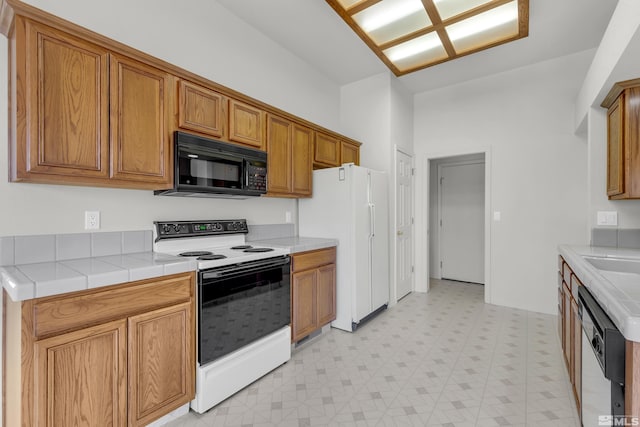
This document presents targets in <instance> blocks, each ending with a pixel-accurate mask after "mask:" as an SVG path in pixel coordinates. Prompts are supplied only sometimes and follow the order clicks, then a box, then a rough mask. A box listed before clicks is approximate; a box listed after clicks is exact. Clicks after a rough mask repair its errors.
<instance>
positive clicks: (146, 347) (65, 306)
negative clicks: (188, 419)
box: [3, 273, 195, 427]
mask: <svg viewBox="0 0 640 427" xmlns="http://www.w3.org/2000/svg"><path fill="white" fill-rule="evenodd" d="M4 297H5V313H6V322H5V325H4V327H5V334H6V336H7V351H6V356H5V366H6V369H7V371H6V372H7V377H6V380H5V385H4V402H6V404H7V407H11V408H21V410H15V411H8V412H7V411H5V412H4V417H5V418H4V423H3V425H12V426H14V425H15V426H19V425H22V426H42V427H44V426H47V427H56V426H71V425H77V424H78V420H80V419H81V420H83V425H91V426H144V425H147V424H149V423H150V422H152V421H154V420H156V419H158V418H160V417H162V416H163V415H166V414H167V413H169V412H171V411H172V410H174V409H177V408H179V407H180V406H182V405H185V404H187V403H189V402H190V401H191V400H192V399H193V397H194V392H195V314H194V313H195V309H194V304H195V274H194V273H182V274H176V275H172V276H164V277H160V278H157V279H149V280H142V281H138V282H132V283H127V284H123V285H117V286H109V287H105V288H100V289H95V290H92V291H82V292H75V293H70V294H65V295H60V296H53V297H44V298H38V299H34V300H28V301H24V302H12V301H11V300H10V299H9V297H8V296H7V294H6V293H5V295H4ZM8 390H11V391H12V392H11V393H8V392H7V391H8ZM18 391H19V392H18Z"/></svg>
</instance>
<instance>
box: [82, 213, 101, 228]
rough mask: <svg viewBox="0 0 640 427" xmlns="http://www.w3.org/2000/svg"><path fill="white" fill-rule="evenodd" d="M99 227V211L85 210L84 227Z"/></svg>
mask: <svg viewBox="0 0 640 427" xmlns="http://www.w3.org/2000/svg"><path fill="white" fill-rule="evenodd" d="M99 228H100V212H99V211H85V212H84V229H85V230H98V229H99Z"/></svg>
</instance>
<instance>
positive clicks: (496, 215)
mask: <svg viewBox="0 0 640 427" xmlns="http://www.w3.org/2000/svg"><path fill="white" fill-rule="evenodd" d="M501 217H502V215H501V214H500V211H494V212H493V220H494V221H500V219H501Z"/></svg>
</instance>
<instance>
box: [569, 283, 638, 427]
mask: <svg viewBox="0 0 640 427" xmlns="http://www.w3.org/2000/svg"><path fill="white" fill-rule="evenodd" d="M578 313H579V315H580V319H582V402H581V409H582V425H583V426H584V427H591V426H594V427H595V426H625V425H630V424H626V422H627V419H626V417H625V412H624V375H625V339H624V336H623V335H622V333H621V332H620V331H619V330H618V328H617V327H616V325H615V324H614V323H613V322H612V321H611V319H610V318H609V316H607V314H606V313H605V312H604V310H603V309H602V307H601V306H600V304H599V303H598V301H596V299H595V298H594V297H593V295H592V294H591V293H590V292H589V291H588V290H587V288H586V287H585V286H580V287H579V288H578Z"/></svg>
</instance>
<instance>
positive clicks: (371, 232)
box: [369, 203, 376, 237]
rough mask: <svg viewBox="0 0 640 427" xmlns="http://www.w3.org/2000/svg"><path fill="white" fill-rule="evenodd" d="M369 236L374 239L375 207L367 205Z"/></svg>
mask: <svg viewBox="0 0 640 427" xmlns="http://www.w3.org/2000/svg"><path fill="white" fill-rule="evenodd" d="M369 224H370V225H369V235H370V236H371V237H375V235H376V205H374V204H372V203H370V204H369Z"/></svg>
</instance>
